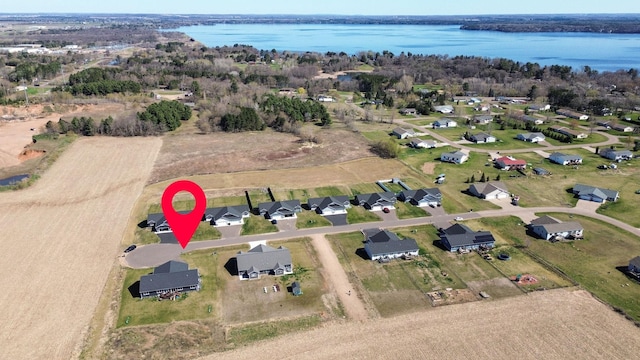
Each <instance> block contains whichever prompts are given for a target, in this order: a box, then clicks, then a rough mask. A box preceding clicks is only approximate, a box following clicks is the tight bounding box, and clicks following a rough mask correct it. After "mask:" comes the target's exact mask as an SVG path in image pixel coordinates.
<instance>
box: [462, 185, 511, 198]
mask: <svg viewBox="0 0 640 360" xmlns="http://www.w3.org/2000/svg"><path fill="white" fill-rule="evenodd" d="M469 192H470V193H471V194H473V195H474V196H476V197H479V198H481V199H506V198H508V197H509V196H510V193H509V191H508V190H507V186H506V185H505V184H504V183H503V182H502V181H489V182H480V183H474V184H471V186H469Z"/></svg>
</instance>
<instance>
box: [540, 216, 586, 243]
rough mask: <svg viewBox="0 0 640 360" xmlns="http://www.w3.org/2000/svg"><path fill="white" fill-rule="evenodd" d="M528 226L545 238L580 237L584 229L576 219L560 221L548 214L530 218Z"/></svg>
mask: <svg viewBox="0 0 640 360" xmlns="http://www.w3.org/2000/svg"><path fill="white" fill-rule="evenodd" d="M529 228H530V229H531V231H532V232H533V233H534V234H536V235H538V236H539V237H540V238H542V239H545V240H558V239H581V238H582V233H583V231H584V228H583V227H582V225H580V223H579V222H577V221H568V222H562V221H560V220H558V219H556V218H554V217H551V216H548V215H545V216H542V217H539V218H537V219H534V220H532V221H531V224H530V225H529Z"/></svg>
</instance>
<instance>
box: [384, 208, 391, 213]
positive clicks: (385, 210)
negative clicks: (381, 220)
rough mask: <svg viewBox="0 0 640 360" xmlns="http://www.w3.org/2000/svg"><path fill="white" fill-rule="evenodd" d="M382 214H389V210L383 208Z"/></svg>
mask: <svg viewBox="0 0 640 360" xmlns="http://www.w3.org/2000/svg"><path fill="white" fill-rule="evenodd" d="M382 212H383V213H385V214H388V213H390V212H391V210H389V208H384V209H382Z"/></svg>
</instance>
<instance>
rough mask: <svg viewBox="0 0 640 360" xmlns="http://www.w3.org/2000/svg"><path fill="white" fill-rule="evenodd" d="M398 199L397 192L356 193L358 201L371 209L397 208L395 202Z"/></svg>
mask: <svg viewBox="0 0 640 360" xmlns="http://www.w3.org/2000/svg"><path fill="white" fill-rule="evenodd" d="M396 200H397V199H396V194H394V193H392V192H380V193H371V194H359V195H356V202H357V203H358V204H360V206H364V208H365V209H367V210H371V211H380V210H382V209H384V208H387V209H395V207H394V204H395V203H396Z"/></svg>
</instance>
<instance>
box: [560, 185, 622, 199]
mask: <svg viewBox="0 0 640 360" xmlns="http://www.w3.org/2000/svg"><path fill="white" fill-rule="evenodd" d="M571 192H573V193H574V194H575V195H578V197H579V198H580V199H581V200H589V201H593V202H597V203H604V202H606V201H616V200H618V197H620V194H619V193H618V192H617V191H615V190H609V189H605V188H599V187H595V186H591V185H582V184H575V185H574V186H573V189H572V190H571Z"/></svg>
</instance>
